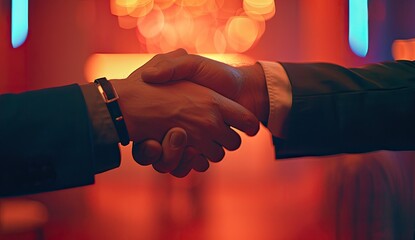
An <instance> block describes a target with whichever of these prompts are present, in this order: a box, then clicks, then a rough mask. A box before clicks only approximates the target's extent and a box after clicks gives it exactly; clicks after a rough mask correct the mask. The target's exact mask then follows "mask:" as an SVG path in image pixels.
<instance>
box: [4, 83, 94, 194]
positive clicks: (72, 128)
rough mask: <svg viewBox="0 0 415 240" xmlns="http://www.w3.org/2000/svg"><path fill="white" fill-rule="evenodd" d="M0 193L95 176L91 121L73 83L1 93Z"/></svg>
mask: <svg viewBox="0 0 415 240" xmlns="http://www.w3.org/2000/svg"><path fill="white" fill-rule="evenodd" d="M0 109H1V111H2V114H1V115H0V123H1V124H0V133H1V136H2V137H1V138H0V165H1V166H0V176H1V177H0V195H3V196H4V195H16V194H27V193H35V192H41V191H50V190H55V189H61V188H67V187H74V186H81V185H85V184H90V183H92V182H93V181H94V155H93V153H94V150H93V143H92V141H91V139H92V135H91V133H92V131H91V125H90V121H89V118H88V114H87V109H86V106H85V102H84V98H83V95H82V92H81V91H80V89H79V86H77V85H71V86H65V87H60V88H53V89H45V90H39V91H31V92H26V93H22V94H6V95H1V96H0Z"/></svg>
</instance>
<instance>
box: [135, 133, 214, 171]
mask: <svg viewBox="0 0 415 240" xmlns="http://www.w3.org/2000/svg"><path fill="white" fill-rule="evenodd" d="M186 145H187V134H186V131H185V130H184V129H182V128H177V127H176V128H172V129H170V130H169V131H168V132H167V134H166V135H165V136H164V139H163V142H162V145H160V143H159V142H157V141H155V140H146V141H145V142H141V143H138V142H135V143H134V145H133V151H132V153H133V157H134V159H135V161H136V162H137V163H139V164H140V165H143V166H146V165H150V164H152V165H153V168H154V169H155V170H157V171H159V172H164V173H165V172H169V173H171V174H172V175H173V176H176V177H185V176H186V175H187V174H189V172H190V171H191V170H192V169H194V170H195V171H197V172H204V171H206V170H207V169H208V168H209V161H208V160H207V159H206V157H204V156H203V155H201V154H200V153H199V152H198V151H196V150H195V149H194V148H193V147H189V146H186Z"/></svg>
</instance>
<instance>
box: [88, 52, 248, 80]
mask: <svg viewBox="0 0 415 240" xmlns="http://www.w3.org/2000/svg"><path fill="white" fill-rule="evenodd" d="M154 55H155V54H101V53H96V54H92V55H91V56H90V57H89V58H88V60H87V62H86V64H85V78H86V79H87V81H89V82H93V81H94V80H95V79H97V78H99V77H102V76H105V77H106V78H108V79H121V78H126V77H128V75H129V74H130V73H132V72H133V71H134V70H135V69H137V68H139V67H141V66H142V65H144V64H145V63H146V62H148V61H149V60H150V59H151V58H152V57H154ZM200 55H201V56H204V57H207V58H210V59H214V60H216V61H221V62H225V63H227V64H230V65H232V66H241V65H250V64H254V63H255V61H254V60H253V59H252V58H249V57H247V56H245V55H241V54H200Z"/></svg>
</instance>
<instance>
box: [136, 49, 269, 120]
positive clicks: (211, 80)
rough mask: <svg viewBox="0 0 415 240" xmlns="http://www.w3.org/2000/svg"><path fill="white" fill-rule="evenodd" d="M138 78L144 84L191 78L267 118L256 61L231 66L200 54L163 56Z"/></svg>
mask: <svg viewBox="0 0 415 240" xmlns="http://www.w3.org/2000/svg"><path fill="white" fill-rule="evenodd" d="M141 77H142V79H143V80H144V81H145V82H147V83H167V82H172V81H178V80H188V81H192V82H194V83H197V84H199V85H202V86H205V87H207V88H210V89H212V90H213V91H216V92H218V93H220V94H222V95H223V96H225V97H227V98H229V99H232V100H234V101H236V102H237V103H239V104H241V105H242V106H244V107H246V108H247V109H248V110H250V111H251V112H252V113H254V114H255V116H257V118H258V119H259V120H260V121H261V122H266V121H267V119H268V114H269V102H268V91H267V87H266V82H265V74H264V71H263V69H262V67H261V66H260V65H259V63H257V64H255V65H251V66H243V67H232V66H230V65H227V64H224V63H221V62H217V61H214V60H211V59H208V58H204V57H202V56H198V55H190V54H183V55H180V56H178V57H176V58H163V60H161V61H159V62H157V63H156V64H155V65H154V66H151V67H148V68H145V69H143V71H142V73H141Z"/></svg>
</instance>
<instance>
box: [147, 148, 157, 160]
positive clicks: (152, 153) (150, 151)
mask: <svg viewBox="0 0 415 240" xmlns="http://www.w3.org/2000/svg"><path fill="white" fill-rule="evenodd" d="M157 154H158V152H157V151H156V150H155V149H153V148H149V147H144V155H145V156H146V157H148V158H153V157H155V156H157Z"/></svg>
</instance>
